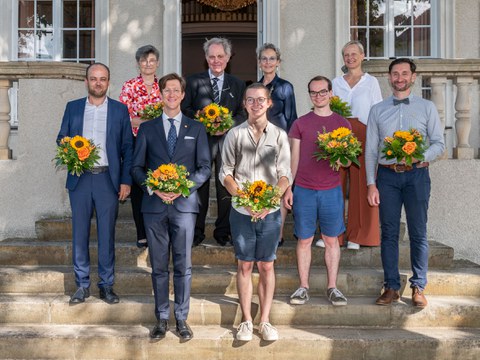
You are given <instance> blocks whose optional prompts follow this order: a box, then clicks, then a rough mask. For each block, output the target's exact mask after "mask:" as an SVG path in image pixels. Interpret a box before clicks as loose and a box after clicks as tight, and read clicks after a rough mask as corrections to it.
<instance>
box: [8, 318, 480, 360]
mask: <svg viewBox="0 0 480 360" xmlns="http://www.w3.org/2000/svg"><path fill="white" fill-rule="evenodd" d="M172 325H173V326H172ZM170 326H171V329H170V331H169V332H168V333H167V335H166V337H165V338H164V339H162V340H159V341H152V340H150V338H149V337H148V333H149V328H148V327H146V326H144V325H134V326H132V325H128V326H119V325H116V326H92V325H90V326H88V325H85V326H84V325H74V326H63V325H55V326H54V325H8V326H3V327H1V328H0V351H1V353H2V357H4V358H8V359H39V358H41V359H136V360H147V359H165V360H169V359H178V358H182V359H209V360H224V359H275V360H291V359H299V360H303V359H316V360H345V359H383V360H400V359H415V360H431V359H435V360H451V359H466V360H467V359H469V360H472V359H478V358H480V330H478V329H452V328H441V329H432V328H410V329H408V330H404V329H390V328H378V329H368V328H330V327H329V328H323V327H307V326H298V327H295V328H291V327H284V326H278V327H277V329H278V331H279V335H280V339H279V340H278V341H275V342H265V341H263V340H261V338H260V337H259V333H258V331H257V329H255V330H254V335H253V340H252V341H250V342H247V343H246V342H239V341H237V340H235V338H234V334H235V333H236V329H234V328H233V327H232V326H193V327H192V330H193V332H194V338H193V339H192V340H190V341H188V342H181V341H180V340H179V338H178V336H177V335H176V334H175V333H174V324H171V325H170ZM180 354H181V355H180Z"/></svg>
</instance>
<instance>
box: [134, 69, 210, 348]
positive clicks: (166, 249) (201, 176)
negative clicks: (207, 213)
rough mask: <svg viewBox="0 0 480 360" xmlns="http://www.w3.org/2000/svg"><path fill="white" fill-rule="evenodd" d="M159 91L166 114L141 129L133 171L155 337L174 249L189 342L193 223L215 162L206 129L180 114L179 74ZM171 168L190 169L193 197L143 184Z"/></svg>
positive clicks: (163, 327) (164, 318)
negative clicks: (138, 190)
mask: <svg viewBox="0 0 480 360" xmlns="http://www.w3.org/2000/svg"><path fill="white" fill-rule="evenodd" d="M159 86H160V91H161V92H162V99H163V102H164V108H163V114H162V117H159V118H157V119H154V120H150V121H148V122H146V123H143V124H142V126H141V127H140V129H139V132H138V135H137V140H136V145H135V152H134V156H133V167H132V176H133V178H134V180H135V181H136V182H137V184H139V185H141V186H142V187H143V189H144V195H143V200H142V213H143V219H144V222H145V230H146V233H147V242H148V249H149V254H150V264H151V266H152V285H153V292H154V296H155V316H156V318H157V324H156V325H155V327H154V328H153V330H152V331H151V333H150V337H152V338H154V339H159V338H162V337H164V336H165V333H166V332H167V330H168V321H169V318H170V304H169V296H168V294H169V270H168V267H169V262H170V249H171V250H172V257H173V288H174V294H175V300H174V314H175V319H176V330H177V333H178V335H179V336H180V338H181V339H183V340H189V339H191V338H192V337H193V333H192V330H191V329H190V327H189V326H188V324H187V321H186V320H187V317H188V312H189V309H190V287H191V280H192V259H191V255H192V242H193V234H194V224H195V219H196V217H197V213H198V208H199V206H198V195H197V189H198V188H199V187H200V186H201V185H202V184H204V183H205V182H206V181H207V180H208V179H209V177H210V172H211V167H210V163H211V159H210V151H209V148H208V141H207V134H206V131H205V127H204V126H203V125H202V124H201V123H200V122H197V121H194V120H192V119H190V118H188V117H186V116H185V115H183V114H182V112H181V110H180V102H181V101H182V99H183V98H184V96H185V80H184V79H183V78H182V77H180V76H179V75H177V74H168V75H165V76H164V77H162V78H161V79H160V80H159ZM172 133H173V134H172ZM172 136H173V139H172V138H171V137H172ZM172 142H173V143H172ZM168 163H175V164H177V165H184V166H185V167H186V168H187V171H188V172H189V173H190V176H189V179H190V180H192V181H194V182H195V186H194V187H193V188H191V189H190V196H188V197H182V196H181V195H180V194H178V193H165V192H161V191H159V190H155V191H152V190H151V189H150V188H147V187H146V186H145V185H144V184H145V180H146V178H147V175H146V173H147V171H148V169H151V170H155V169H157V168H158V167H159V166H160V165H162V164H168ZM167 203H170V204H167Z"/></svg>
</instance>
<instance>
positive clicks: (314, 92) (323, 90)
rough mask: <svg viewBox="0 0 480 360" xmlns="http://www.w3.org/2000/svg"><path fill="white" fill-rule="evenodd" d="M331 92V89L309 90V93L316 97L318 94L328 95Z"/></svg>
mask: <svg viewBox="0 0 480 360" xmlns="http://www.w3.org/2000/svg"><path fill="white" fill-rule="evenodd" d="M329 92H330V90H327V89H322V90H320V91H309V92H308V93H309V94H310V96H311V97H316V96H318V95H320V96H326V95H327V94H328V93H329Z"/></svg>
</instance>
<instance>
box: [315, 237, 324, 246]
mask: <svg viewBox="0 0 480 360" xmlns="http://www.w3.org/2000/svg"><path fill="white" fill-rule="evenodd" d="M315 246H318V247H321V248H324V247H325V243H324V242H323V240H322V239H318V240H317V242H316V243H315Z"/></svg>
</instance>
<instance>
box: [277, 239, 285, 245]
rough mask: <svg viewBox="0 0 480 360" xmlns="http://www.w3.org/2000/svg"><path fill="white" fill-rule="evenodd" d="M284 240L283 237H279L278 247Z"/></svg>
mask: <svg viewBox="0 0 480 360" xmlns="http://www.w3.org/2000/svg"><path fill="white" fill-rule="evenodd" d="M284 242H285V240H284V239H283V238H281V239H280V241H279V242H278V247H281V246H282V245H283V243H284Z"/></svg>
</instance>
